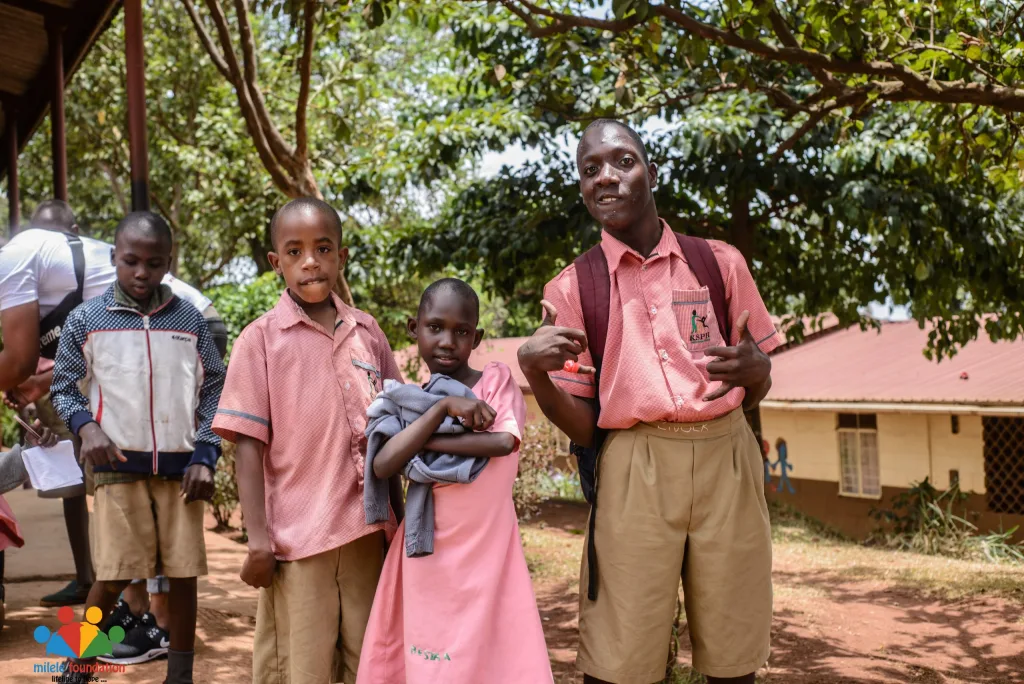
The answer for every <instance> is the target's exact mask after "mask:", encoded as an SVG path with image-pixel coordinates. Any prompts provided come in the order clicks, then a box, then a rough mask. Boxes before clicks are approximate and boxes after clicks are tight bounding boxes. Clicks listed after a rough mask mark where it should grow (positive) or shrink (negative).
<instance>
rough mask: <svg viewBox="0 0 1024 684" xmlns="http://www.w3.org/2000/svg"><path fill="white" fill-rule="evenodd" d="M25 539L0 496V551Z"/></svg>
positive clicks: (9, 509)
mask: <svg viewBox="0 0 1024 684" xmlns="http://www.w3.org/2000/svg"><path fill="white" fill-rule="evenodd" d="M485 470H486V468H485ZM24 545H25V540H24V539H23V538H22V536H21V530H19V529H18V521H17V520H15V518H14V511H12V510H11V506H10V504H8V503H7V500H6V499H4V497H3V496H0V551H3V550H4V549H6V548H8V547H10V546H14V547H17V548H21V547H22V546H24ZM2 579H3V578H0V580H2Z"/></svg>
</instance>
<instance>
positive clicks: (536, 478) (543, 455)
mask: <svg viewBox="0 0 1024 684" xmlns="http://www.w3.org/2000/svg"><path fill="white" fill-rule="evenodd" d="M557 457H558V439H557V437H556V435H555V432H554V428H553V427H552V426H551V423H549V422H548V421H546V420H539V421H535V422H533V423H530V424H529V425H527V426H526V433H525V434H524V435H523V443H522V445H521V446H520V448H519V475H518V476H517V477H516V481H515V483H514V484H513V485H512V501H513V502H514V503H515V505H516V512H517V513H518V514H519V518H520V520H529V519H530V518H531V517H532V516H534V515H536V514H537V511H538V510H539V509H540V503H541V502H542V501H544V500H546V499H548V498H549V491H550V489H549V486H548V485H549V483H550V481H551V476H550V472H551V470H552V466H553V465H554V462H555V459H556V458H557Z"/></svg>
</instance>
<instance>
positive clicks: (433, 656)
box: [409, 645, 452, 662]
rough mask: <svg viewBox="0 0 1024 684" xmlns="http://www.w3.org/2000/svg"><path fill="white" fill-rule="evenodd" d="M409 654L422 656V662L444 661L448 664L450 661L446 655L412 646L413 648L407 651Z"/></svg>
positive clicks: (449, 657)
mask: <svg viewBox="0 0 1024 684" xmlns="http://www.w3.org/2000/svg"><path fill="white" fill-rule="evenodd" d="M409 653H412V654H413V655H418V656H422V657H423V659H424V660H437V661H442V660H445V661H449V662H450V661H451V659H452V657H451V656H450V655H448V654H447V653H437V652H435V651H430V650H424V649H422V648H419V647H418V646H416V645H413V647H412V648H411V649H409Z"/></svg>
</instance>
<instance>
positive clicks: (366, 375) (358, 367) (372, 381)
mask: <svg viewBox="0 0 1024 684" xmlns="http://www.w3.org/2000/svg"><path fill="white" fill-rule="evenodd" d="M352 366H353V370H354V371H355V376H356V377H357V378H358V379H359V383H360V385H362V386H363V387H364V388H365V391H366V392H367V394H368V395H369V397H370V401H373V400H374V399H376V398H377V393H378V392H380V390H381V374H380V369H379V368H377V366H375V365H373V364H372V363H370V362H369V361H364V360H363V359H360V358H358V357H356V356H353V357H352Z"/></svg>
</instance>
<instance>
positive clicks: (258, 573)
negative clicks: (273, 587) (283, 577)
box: [238, 549, 277, 589]
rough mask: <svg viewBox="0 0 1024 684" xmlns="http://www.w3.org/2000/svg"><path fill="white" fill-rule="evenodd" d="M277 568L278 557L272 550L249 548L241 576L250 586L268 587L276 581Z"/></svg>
mask: <svg viewBox="0 0 1024 684" xmlns="http://www.w3.org/2000/svg"><path fill="white" fill-rule="evenodd" d="M276 569H277V559H276V558H274V554H273V552H271V551H267V550H263V549H249V553H248V555H246V557H245V562H244V563H242V572H240V573H239V575H238V576H239V577H241V578H242V581H243V582H245V583H246V584H248V585H249V586H250V587H254V588H256V589H266V588H267V587H269V586H270V584H271V583H272V582H273V581H274V571H275V570H276Z"/></svg>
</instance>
